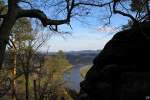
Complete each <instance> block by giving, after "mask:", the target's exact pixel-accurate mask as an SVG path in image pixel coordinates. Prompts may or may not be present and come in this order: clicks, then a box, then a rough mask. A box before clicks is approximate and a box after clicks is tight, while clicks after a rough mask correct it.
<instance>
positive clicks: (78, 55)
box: [65, 50, 100, 65]
mask: <svg viewBox="0 0 150 100" xmlns="http://www.w3.org/2000/svg"><path fill="white" fill-rule="evenodd" d="M99 52H100V50H83V51H70V52H65V55H66V57H67V59H68V60H69V62H70V63H71V64H73V65H76V64H84V65H89V64H92V61H93V59H94V58H95V57H96V56H97V54H98V53H99Z"/></svg>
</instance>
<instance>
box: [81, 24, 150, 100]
mask: <svg viewBox="0 0 150 100" xmlns="http://www.w3.org/2000/svg"><path fill="white" fill-rule="evenodd" d="M149 67H150V23H149V22H146V23H140V24H139V25H134V26H133V27H132V28H131V29H128V30H125V31H121V32H118V33H117V34H116V35H114V37H113V38H112V39H111V40H110V41H109V42H108V43H107V44H106V45H105V47H104V49H103V50H102V51H101V53H100V54H99V55H98V56H97V57H96V58H95V59H94V61H93V66H92V68H91V69H90V70H89V71H88V73H87V75H86V78H85V80H84V81H83V82H81V90H80V98H79V100H146V99H148V96H150V68H149Z"/></svg>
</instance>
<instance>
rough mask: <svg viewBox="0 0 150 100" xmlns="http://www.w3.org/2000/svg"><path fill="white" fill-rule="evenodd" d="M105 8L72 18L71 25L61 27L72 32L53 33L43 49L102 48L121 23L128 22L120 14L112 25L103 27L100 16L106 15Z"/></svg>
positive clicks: (75, 49)
mask: <svg viewBox="0 0 150 100" xmlns="http://www.w3.org/2000/svg"><path fill="white" fill-rule="evenodd" d="M106 13H107V12H106V11H104V10H101V11H98V10H95V11H93V13H91V15H92V16H88V17H84V18H81V19H80V21H78V20H77V19H72V20H71V27H72V29H70V28H69V27H67V26H65V25H63V26H60V27H59V28H60V29H61V30H62V31H69V32H70V33H71V34H65V35H60V34H56V35H52V37H51V38H50V39H49V40H48V42H47V43H46V44H45V45H44V46H43V47H42V48H41V50H42V51H47V50H48V51H49V52H57V51H58V50H63V51H80V50H100V49H102V48H103V47H104V46H105V44H106V43H107V42H108V41H109V40H110V39H111V38H112V37H113V35H114V34H115V33H116V32H117V31H119V28H120V26H121V25H125V24H126V23H127V20H128V19H127V18H126V17H123V16H120V15H113V16H112V18H111V25H109V26H105V27H102V26H103V25H104V24H105V22H104V21H103V20H102V19H101V18H100V16H102V15H105V14H106Z"/></svg>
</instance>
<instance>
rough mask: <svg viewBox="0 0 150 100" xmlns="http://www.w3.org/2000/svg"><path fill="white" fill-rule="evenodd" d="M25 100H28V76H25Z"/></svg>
mask: <svg viewBox="0 0 150 100" xmlns="http://www.w3.org/2000/svg"><path fill="white" fill-rule="evenodd" d="M25 88H26V100H29V74H28V73H26V74H25Z"/></svg>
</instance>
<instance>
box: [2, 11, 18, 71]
mask: <svg viewBox="0 0 150 100" xmlns="http://www.w3.org/2000/svg"><path fill="white" fill-rule="evenodd" d="M16 16H17V12H16V11H15V10H14V11H12V12H11V13H9V14H8V16H7V17H6V18H5V19H4V20H3V22H2V24H1V26H0V70H1V68H2V64H3V60H4V55H5V49H6V45H7V43H8V40H9V35H10V32H11V29H12V27H13V25H14V24H15V22H16Z"/></svg>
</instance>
